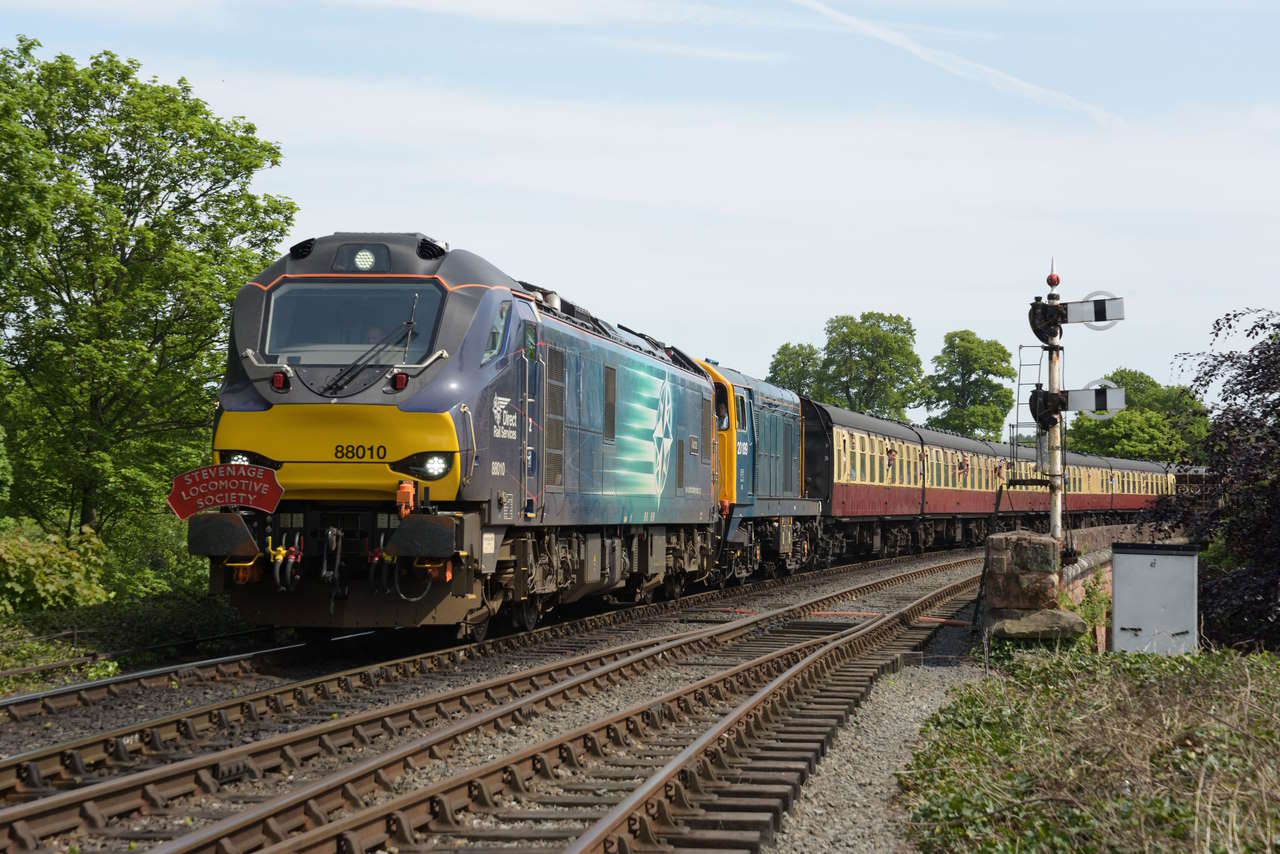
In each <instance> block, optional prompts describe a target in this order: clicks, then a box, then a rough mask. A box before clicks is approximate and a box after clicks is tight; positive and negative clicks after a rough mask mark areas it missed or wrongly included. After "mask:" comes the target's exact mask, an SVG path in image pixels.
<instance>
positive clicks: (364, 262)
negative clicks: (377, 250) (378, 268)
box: [352, 249, 374, 270]
mask: <svg viewBox="0 0 1280 854" xmlns="http://www.w3.org/2000/svg"><path fill="white" fill-rule="evenodd" d="M352 260H353V261H355V262H356V269H358V270H369V269H372V268H373V262H374V257H373V253H372V252H370V251H369V250H368V249H361V250H360V251H359V252H357V253H356V255H355V258H353V259H352Z"/></svg>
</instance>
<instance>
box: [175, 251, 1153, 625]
mask: <svg viewBox="0 0 1280 854" xmlns="http://www.w3.org/2000/svg"><path fill="white" fill-rule="evenodd" d="M213 457H214V460H213V461H214V463H215V464H217V465H220V466H223V467H227V468H228V470H230V471H232V472H235V471H262V470H270V471H271V472H273V473H274V478H275V480H276V481H278V486H279V487H283V495H282V497H281V498H280V500H279V501H278V502H277V503H275V504H274V506H272V507H270V508H265V509H253V508H252V507H246V506H223V507H220V508H217V509H214V510H211V511H209V512H201V513H197V514H196V515H194V516H192V517H191V519H190V522H189V527H188V544H189V548H190V550H191V552H192V553H193V554H198V555H205V556H207V557H208V558H209V559H210V566H211V586H212V587H213V589H215V590H225V591H227V592H228V593H229V594H230V596H231V599H232V601H233V603H234V604H235V605H236V606H237V607H238V608H239V609H240V610H241V611H243V612H244V613H245V614H246V616H247V617H248V618H249V619H251V620H254V621H256V622H260V623H266V624H274V625H282V626H309V627H322V626H352V627H355V626H420V625H436V626H449V627H456V628H457V630H458V632H459V634H460V635H470V636H473V637H480V636H483V634H484V632H485V631H486V627H487V626H488V625H489V621H490V620H491V619H492V618H494V617H495V616H498V615H500V614H501V615H505V616H507V617H509V618H510V619H511V621H512V622H514V624H515V625H516V626H517V627H520V628H526V629H527V628H532V627H533V626H534V625H535V624H537V622H538V620H539V619H540V617H541V615H542V614H544V613H546V612H547V611H549V610H550V609H553V608H555V607H557V606H560V605H564V604H568V603H571V602H575V601H577V600H580V599H583V598H585V597H590V596H601V595H608V596H611V597H614V598H616V599H620V600H627V601H637V602H643V601H647V600H649V599H651V598H652V597H654V596H655V595H658V594H661V595H665V596H668V597H678V596H679V595H680V594H681V592H682V590H683V589H684V588H685V586H686V585H688V584H704V585H705V584H723V583H725V582H727V581H730V580H733V579H742V578H745V577H747V576H749V575H751V574H753V573H757V572H764V573H768V574H775V573H779V572H792V571H795V570H797V569H801V568H806V567H810V566H814V565H821V564H826V563H829V562H830V561H832V560H834V559H836V558H837V557H840V556H842V555H846V554H853V553H880V554H893V553H897V552H902V551H908V550H921V549H925V548H930V547H938V546H948V545H960V544H965V543H969V544H972V543H977V542H980V541H981V538H982V537H984V536H985V535H986V533H987V532H988V527H989V519H990V517H991V508H992V497H993V494H994V493H995V491H996V489H997V488H998V487H999V486H1000V485H1001V484H1004V483H1006V482H1007V481H1009V480H1010V479H1016V477H1017V475H1018V474H1019V473H1020V472H1021V473H1025V474H1027V475H1028V476H1029V474H1030V466H1031V465H1032V464H1033V462H1034V461H1033V459H1032V457H1033V454H1032V452H1031V451H1030V450H1028V449H1024V448H1014V449H1010V448H1008V447H1006V446H1002V445H993V444H989V443H984V442H975V441H973V440H969V439H965V438H962V437H958V436H953V435H950V434H945V433H939V432H937V431H931V430H926V429H924V428H919V427H912V426H908V425H903V424H897V423H894V422H890V421H884V420H882V419H878V418H872V417H870V416H866V415H862V414H859V413H854V412H848V411H845V410H841V409H838V408H835V407H830V406H825V405H823V404H819V403H815V402H814V401H811V400H808V399H806V398H801V397H800V396H798V395H796V394H795V393H793V392H791V391H788V390H786V389H782V388H778V387H776V386H773V385H770V384H769V383H766V382H763V381H760V380H758V379H755V378H752V377H749V376H747V375H745V374H742V373H739V372H737V371H733V370H731V369H729V368H727V367H724V366H721V365H719V364H717V363H716V362H714V361H712V360H709V359H701V360H699V359H696V358H694V357H692V356H690V355H687V354H686V353H685V352H683V351H682V350H680V349H679V348H677V347H674V346H671V345H668V344H665V343H663V342H662V341H660V340H658V339H656V338H654V337H652V336H650V335H647V334H645V333H642V332H639V331H636V330H634V329H629V328H627V327H625V326H621V325H618V326H615V325H613V324H611V323H609V322H607V321H605V320H603V319H601V318H598V317H596V316H594V315H593V314H592V313H591V312H589V311H588V310H587V309H586V308H584V307H582V306H580V305H577V304H575V303H573V302H571V301H569V300H568V299H565V298H563V297H561V296H560V295H558V294H557V293H555V292H554V291H551V290H548V289H545V288H541V287H537V286H535V285H531V284H529V283H527V282H522V281H517V280H515V279H512V278H511V277H509V276H508V275H506V274H505V273H503V272H502V271H500V270H498V269H497V268H496V267H494V266H493V265H491V264H489V263H488V262H486V261H485V260H484V259H482V258H480V257H479V256H477V255H474V254H472V253H470V252H467V251H464V250H460V249H453V250H450V249H449V248H448V246H447V245H445V244H443V243H442V242H439V241H436V240H433V239H431V238H429V237H426V236H425V235H422V234H390V233H337V234H333V235H330V236H328V237H321V238H315V239H309V240H305V241H303V242H301V243H298V244H297V245H295V246H293V247H292V248H291V249H290V250H289V253H288V254H287V255H286V256H284V257H283V258H281V259H279V260H278V261H277V262H276V263H274V264H273V265H272V266H271V267H269V268H268V269H267V270H265V271H263V273H262V274H261V275H260V276H258V277H257V279H256V280H255V281H253V282H250V283H248V284H246V285H245V286H244V287H243V288H242V289H241V290H240V292H239V293H238V294H237V296H236V299H235V302H234V306H233V310H232V322H231V329H230V334H229V348H228V359H227V369H226V375H225V378H224V381H223V385H222V388H221V390H220V393H219V396H218V407H217V411H216V415H215V423H214V433H213ZM1068 463H1069V466H1070V468H1069V475H1068V488H1069V492H1070V495H1069V497H1068V502H1067V508H1068V512H1069V514H1070V515H1071V516H1072V517H1073V519H1074V521H1076V522H1077V523H1087V522H1095V521H1101V520H1104V519H1112V518H1118V517H1120V516H1122V515H1123V514H1126V513H1131V512H1132V511H1134V510H1136V509H1137V508H1138V507H1140V506H1142V505H1143V504H1145V503H1146V502H1147V501H1150V500H1151V497H1152V496H1154V495H1156V494H1158V493H1161V492H1165V491H1170V490H1171V489H1172V484H1173V476H1172V474H1170V473H1169V472H1167V471H1166V470H1165V469H1164V468H1163V467H1161V466H1157V465H1155V464H1152V463H1139V462H1134V461H1125V460H1107V459H1101V458H1087V457H1083V456H1080V455H1072V456H1071V458H1070V459H1069V460H1068ZM237 467H239V468H237ZM1006 469H1007V470H1006ZM1024 469H1025V471H1024ZM1008 496H1009V500H1008V501H1006V502H1005V506H1006V510H1008V511H1011V512H1007V513H1006V514H1005V515H1004V516H1003V517H1001V518H1002V520H1003V521H1002V522H1001V523H1000V524H1001V525H1003V526H1011V525H1015V524H1020V525H1041V524H1043V519H1044V513H1045V510H1046V506H1047V498H1046V497H1045V495H1044V493H1043V492H1038V491H1035V490H1030V489H1024V488H1018V489H1011V490H1009V491H1008Z"/></svg>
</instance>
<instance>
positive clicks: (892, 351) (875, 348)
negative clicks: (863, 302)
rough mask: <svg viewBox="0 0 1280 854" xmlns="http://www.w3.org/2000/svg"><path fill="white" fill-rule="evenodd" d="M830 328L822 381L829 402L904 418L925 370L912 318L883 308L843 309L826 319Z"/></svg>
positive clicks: (866, 411)
mask: <svg viewBox="0 0 1280 854" xmlns="http://www.w3.org/2000/svg"><path fill="white" fill-rule="evenodd" d="M826 334H827V343H826V346H825V347H823V350H822V371H823V379H822V383H821V386H822V387H823V389H824V390H825V399H826V402H829V403H835V404H838V405H840V406H844V407H847V408H848V409H852V410H855V411H857V412H865V413H867V414H869V415H878V416H880V417H882V418H892V419H896V420H898V421H905V420H906V419H907V413H906V409H907V407H908V406H911V405H912V404H913V403H915V402H916V399H917V396H918V392H919V388H920V380H921V376H922V373H923V369H922V367H921V364H920V357H919V356H918V355H916V351H915V343H916V330H915V327H914V326H913V325H912V324H911V321H910V320H908V319H907V318H905V317H903V316H902V315H900V314H883V313H881V312H878V311H864V312H863V313H862V314H861V315H860V316H858V317H854V316H853V315H851V314H841V315H837V316H835V317H833V318H831V319H830V320H828V321H827V325H826Z"/></svg>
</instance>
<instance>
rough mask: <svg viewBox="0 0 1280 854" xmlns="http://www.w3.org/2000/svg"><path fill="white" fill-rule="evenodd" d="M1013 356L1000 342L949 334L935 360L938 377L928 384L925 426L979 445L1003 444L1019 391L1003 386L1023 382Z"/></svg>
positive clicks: (967, 332) (970, 334)
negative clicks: (1006, 423) (1007, 419)
mask: <svg viewBox="0 0 1280 854" xmlns="http://www.w3.org/2000/svg"><path fill="white" fill-rule="evenodd" d="M1012 358H1013V357H1012V355H1011V354H1010V353H1009V351H1008V350H1007V349H1006V348H1005V346H1004V345H1003V344H1001V343H1000V342H999V341H997V340H995V339H994V338H979V337H978V336H977V335H976V334H975V333H973V332H972V331H970V330H968V329H960V330H956V331H955V332H948V333H947V334H946V337H945V338H944V340H943V345H942V352H940V353H939V354H938V355H936V356H934V357H933V373H932V374H930V375H929V376H928V377H926V378H925V381H924V394H923V399H924V405H925V407H927V408H928V409H929V411H930V412H933V411H935V410H941V411H940V414H938V415H931V416H929V419H928V421H926V422H925V423H926V424H928V425H929V426H930V427H936V428H939V429H942V430H950V431H952V432H954V433H959V434H960V435H962V436H969V437H971V438H974V439H988V440H991V441H998V440H999V438H1000V431H1001V428H1002V427H1003V426H1004V417H1005V414H1006V413H1008V412H1009V410H1010V409H1012V408H1013V391H1012V390H1011V389H1010V388H1009V387H1008V385H1007V384H1006V383H1002V382H1000V380H1012V379H1014V378H1015V377H1016V376H1017V372H1016V371H1014V369H1013V366H1012V365H1011V364H1010V361H1011V360H1012Z"/></svg>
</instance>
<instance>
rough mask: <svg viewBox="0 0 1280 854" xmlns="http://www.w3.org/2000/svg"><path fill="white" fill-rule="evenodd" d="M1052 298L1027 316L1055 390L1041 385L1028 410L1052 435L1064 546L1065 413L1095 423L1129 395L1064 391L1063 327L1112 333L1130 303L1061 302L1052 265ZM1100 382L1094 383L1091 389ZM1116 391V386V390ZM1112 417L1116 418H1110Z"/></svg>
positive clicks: (1052, 522) (1056, 523) (1054, 529)
mask: <svg viewBox="0 0 1280 854" xmlns="http://www.w3.org/2000/svg"><path fill="white" fill-rule="evenodd" d="M1045 283H1046V284H1048V286H1049V296H1048V297H1047V298H1044V299H1042V298H1041V297H1036V298H1035V301H1034V302H1032V303H1031V309H1030V311H1028V312H1027V319H1028V321H1030V323H1031V331H1032V332H1033V333H1034V334H1035V336H1036V338H1038V339H1040V341H1041V343H1042V344H1043V345H1044V350H1045V352H1047V353H1048V354H1049V387H1048V388H1047V389H1045V388H1041V387H1040V385H1039V384H1038V383H1037V384H1036V388H1035V390H1034V391H1032V392H1031V398H1030V400H1028V402H1027V405H1028V408H1029V409H1030V410H1031V415H1032V417H1033V418H1034V419H1035V421H1036V424H1037V427H1038V429H1040V430H1043V431H1045V433H1046V434H1047V439H1048V442H1047V446H1048V447H1047V449H1046V450H1047V454H1046V455H1047V457H1048V460H1049V471H1048V472H1047V474H1048V475H1049V535H1050V536H1051V537H1053V538H1054V539H1056V540H1058V541H1059V542H1061V541H1062V481H1063V465H1062V464H1063V459H1062V456H1063V455H1062V413H1063V412H1064V411H1067V410H1073V411H1078V412H1084V413H1086V414H1089V415H1090V417H1097V416H1096V415H1094V414H1092V413H1096V412H1097V411H1099V410H1101V411H1104V412H1105V411H1112V410H1115V409H1120V408H1123V407H1124V389H1118V388H1114V387H1111V388H1092V389H1080V390H1075V391H1063V389H1062V344H1061V340H1062V325H1063V324H1064V323H1084V324H1086V325H1088V326H1089V328H1091V329H1097V330H1104V329H1110V328H1111V326H1113V325H1114V324H1115V323H1116V321H1119V320H1123V319H1124V300H1123V299H1120V298H1119V297H1114V296H1112V295H1110V294H1107V293H1105V292H1102V291H1096V292H1094V293H1092V294H1090V295H1089V297H1090V298H1089V299H1086V300H1082V301H1080V302H1065V303H1064V302H1061V300H1060V298H1059V296H1058V293H1057V290H1056V288H1057V287H1058V285H1059V284H1061V283H1062V279H1061V277H1060V276H1058V273H1057V270H1056V269H1055V265H1054V262H1053V260H1052V259H1050V261H1049V275H1048V277H1047V278H1046V279H1045ZM1100 384H1101V383H1100V382H1095V383H1090V385H1091V386H1097V385H1100ZM1112 385H1113V386H1114V384H1112ZM1106 417H1110V416H1106Z"/></svg>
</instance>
